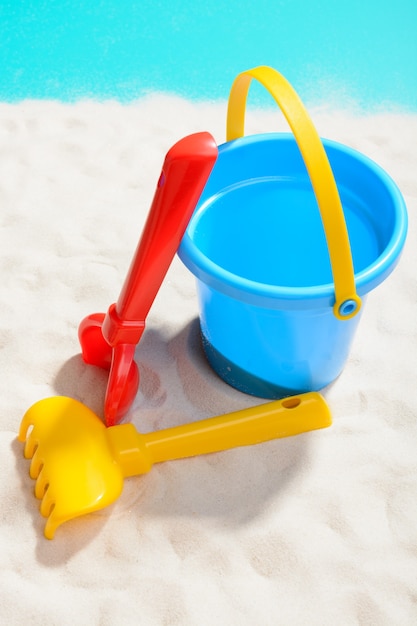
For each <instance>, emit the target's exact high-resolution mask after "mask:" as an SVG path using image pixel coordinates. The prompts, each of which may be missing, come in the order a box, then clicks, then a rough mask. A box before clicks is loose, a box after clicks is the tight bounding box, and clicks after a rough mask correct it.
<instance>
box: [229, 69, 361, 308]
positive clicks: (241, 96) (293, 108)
mask: <svg viewBox="0 0 417 626" xmlns="http://www.w3.org/2000/svg"><path fill="white" fill-rule="evenodd" d="M253 78H255V79H256V80H257V81H258V82H260V83H261V85H263V87H265V88H266V89H267V91H269V93H270V94H271V95H272V97H273V98H274V100H275V101H276V103H277V104H278V106H279V107H280V109H281V111H282V112H283V114H284V116H285V118H286V119H287V122H288V124H289V126H290V128H291V130H292V132H293V134H294V137H295V140H296V142H297V144H298V147H299V149H300V152H301V155H302V157H303V159H304V163H305V165H306V168H307V172H308V174H309V176H310V180H311V184H312V186H313V190H314V193H315V196H316V200H317V203H318V206H319V209H320V214H321V219H322V222H323V227H324V231H325V234H326V241H327V247H328V250H329V256H330V264H331V268H332V274H333V281H334V290H335V303H334V306H333V312H334V315H335V316H336V317H337V318H338V319H340V320H348V319H350V318H352V317H354V316H355V315H356V314H357V313H358V312H359V310H360V308H361V299H360V298H359V296H358V295H357V293H356V288H355V278H354V269H353V261H352V254H351V249H350V243H349V236H348V232H347V228H346V222H345V218H344V214H343V209H342V204H341V201H340V197H339V192H338V190H337V186H336V182H335V179H334V176H333V172H332V169H331V167H330V163H329V160H328V158H327V155H326V152H325V150H324V147H323V144H322V142H321V140H320V137H319V135H318V133H317V131H316V129H315V126H314V124H313V122H312V121H311V118H310V116H309V114H308V113H307V111H306V109H305V107H304V105H303V103H302V102H301V100H300V98H299V97H298V95H297V93H296V92H295V91H294V89H293V87H292V86H291V85H290V83H289V82H288V81H287V80H286V78H284V77H283V76H282V74H280V73H279V72H277V71H276V70H274V69H273V68H272V67H267V66H260V67H255V68H254V69H251V70H247V71H245V72H242V73H241V74H239V75H238V76H237V77H236V79H235V81H234V83H233V85H232V89H231V91H230V96H229V105H228V110H227V141H231V140H233V139H237V138H239V137H242V136H243V135H244V124H245V110H246V99H247V95H248V91H249V87H250V83H251V81H252V79H253Z"/></svg>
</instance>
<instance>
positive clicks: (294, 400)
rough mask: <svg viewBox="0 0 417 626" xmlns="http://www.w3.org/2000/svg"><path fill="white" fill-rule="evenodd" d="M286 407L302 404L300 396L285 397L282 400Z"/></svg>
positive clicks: (291, 407)
mask: <svg viewBox="0 0 417 626" xmlns="http://www.w3.org/2000/svg"><path fill="white" fill-rule="evenodd" d="M281 404H282V406H283V407H284V409H295V408H296V407H297V406H299V405H300V404H301V399H300V398H285V400H282V402H281Z"/></svg>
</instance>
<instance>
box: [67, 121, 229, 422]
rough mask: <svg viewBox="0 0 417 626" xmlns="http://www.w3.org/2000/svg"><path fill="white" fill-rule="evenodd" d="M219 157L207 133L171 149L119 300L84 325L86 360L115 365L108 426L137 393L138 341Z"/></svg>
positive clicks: (111, 367)
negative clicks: (135, 356) (136, 349)
mask: <svg viewBox="0 0 417 626" xmlns="http://www.w3.org/2000/svg"><path fill="white" fill-rule="evenodd" d="M216 158H217V146H216V143H215V141H214V139H213V137H212V136H211V135H210V134H209V133H206V132H202V133H196V134H194V135H190V136H188V137H185V138H184V139H181V140H180V141H178V142H177V143H176V144H175V145H174V146H173V147H172V148H171V149H170V150H169V152H168V153H167V155H166V157H165V161H164V164H163V167H162V172H161V175H160V177H159V181H158V185H157V189H156V191H155V196H154V199H153V202H152V206H151V209H150V211H149V214H148V218H147V221H146V224H145V227H144V230H143V232H142V236H141V239H140V241H139V244H138V247H137V250H136V253H135V256H134V258H133V261H132V264H131V266H130V269H129V272H128V275H127V277H126V280H125V282H124V285H123V287H122V291H121V293H120V296H119V299H118V301H117V303H116V304H112V305H111V306H110V308H109V310H108V312H107V314H106V315H105V314H104V313H94V314H92V315H89V316H88V317H86V318H85V319H84V320H83V321H82V322H81V324H80V326H79V331H78V335H79V340H80V344H81V349H82V355H83V359H84V361H85V362H86V363H89V364H92V365H97V366H99V367H102V368H104V369H107V370H110V373H109V379H108V384H107V391H106V398H105V404H104V415H105V420H106V423H107V425H108V426H112V425H114V424H116V423H118V422H119V421H120V420H121V418H122V417H123V416H124V414H125V413H126V411H127V410H128V409H129V407H130V405H131V403H132V401H133V399H134V397H135V395H136V393H137V390H138V385H139V371H138V367H137V365H136V363H135V361H134V353H135V348H136V345H137V344H138V343H139V341H140V338H141V336H142V333H143V331H144V329H145V319H146V316H147V315H148V312H149V309H150V307H151V306H152V303H153V301H154V299H155V296H156V294H157V292H158V290H159V287H160V285H161V283H162V281H163V279H164V276H165V274H166V272H167V270H168V268H169V266H170V264H171V261H172V259H173V257H174V255H175V253H176V251H177V248H178V246H179V244H180V241H181V238H182V236H183V234H184V231H185V229H186V226H187V224H188V221H189V219H190V217H191V214H192V212H193V210H194V208H195V206H196V203H197V201H198V198H199V196H200V194H201V192H202V190H203V188H204V185H205V183H206V181H207V178H208V176H209V174H210V172H211V170H212V167H213V165H214V162H215V160H216Z"/></svg>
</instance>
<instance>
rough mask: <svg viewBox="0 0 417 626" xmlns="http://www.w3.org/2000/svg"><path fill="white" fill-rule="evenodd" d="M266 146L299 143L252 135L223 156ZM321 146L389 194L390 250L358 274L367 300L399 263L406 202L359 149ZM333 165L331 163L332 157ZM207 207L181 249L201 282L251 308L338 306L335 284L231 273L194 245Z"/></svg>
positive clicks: (200, 208) (282, 136)
mask: <svg viewBox="0 0 417 626" xmlns="http://www.w3.org/2000/svg"><path fill="white" fill-rule="evenodd" d="M264 141H284V142H285V141H286V142H290V143H292V144H296V141H295V139H294V137H293V135H292V134H291V133H263V134H256V135H249V136H245V137H240V138H238V139H234V140H232V141H229V142H225V143H223V144H221V145H220V146H219V156H220V154H221V153H222V152H224V151H228V150H236V149H239V147H240V145H245V147H247V145H248V143H259V142H264ZM321 141H322V142H323V145H324V148H325V150H326V152H327V151H328V150H329V151H330V152H331V151H332V150H333V151H336V152H343V153H344V154H346V155H348V156H349V157H351V158H353V159H355V160H357V161H360V162H361V164H362V166H364V167H365V168H366V169H368V170H371V171H373V173H374V174H375V175H376V176H377V177H378V178H379V179H380V180H381V182H382V184H383V186H384V187H385V189H386V190H387V191H388V194H389V196H390V197H391V200H392V204H393V207H394V214H395V219H394V228H393V231H392V233H391V237H390V239H389V241H388V242H387V245H386V246H385V248H384V250H383V251H382V252H381V254H380V255H379V256H378V257H377V258H376V259H375V260H374V261H373V262H372V263H371V264H370V265H368V266H367V267H366V268H364V269H362V270H361V271H359V272H355V274H354V279H355V285H356V290H357V293H358V295H359V296H363V295H366V294H367V293H368V292H369V291H371V290H372V289H374V288H375V287H376V286H378V285H379V284H380V283H381V282H383V281H384V280H385V278H386V277H387V276H388V275H389V274H390V273H391V272H392V271H393V269H394V268H395V266H396V265H397V263H398V261H399V258H400V255H401V251H402V248H403V246H404V243H405V239H406V236H407V228H408V218H407V210H406V205H405V201H404V198H403V196H402V193H401V191H400V189H399V188H398V186H397V184H396V183H395V181H394V180H393V178H392V177H391V176H390V175H389V174H388V173H387V172H386V171H385V170H384V169H383V168H382V167H381V166H380V165H379V164H378V163H376V162H375V161H374V160H372V159H371V158H370V157H368V156H366V155H364V154H363V153H361V152H359V151H358V150H356V149H355V148H351V147H350V146H347V145H345V144H342V143H339V142H337V141H334V140H331V139H325V138H321ZM328 156H329V155H328ZM329 160H330V164H331V155H330V156H329ZM336 184H337V180H336ZM203 197H204V192H203ZM211 197H212V196H211ZM207 202H208V200H207V199H205V200H203V201H202V199H200V202H199V203H198V205H197V207H196V209H195V211H194V213H193V216H192V217H191V220H190V222H189V225H188V228H187V230H186V232H185V234H184V236H183V239H182V241H181V244H180V247H179V249H178V256H179V257H180V259H181V261H182V262H183V263H184V264H185V266H186V267H187V268H188V269H189V270H190V271H191V272H192V273H193V274H194V275H195V277H196V278H197V279H199V280H201V281H203V282H204V283H206V284H207V285H209V286H211V287H213V288H215V289H217V290H218V291H221V292H223V293H225V294H226V295H230V296H233V297H235V298H237V299H240V300H244V301H247V302H250V303H259V304H260V305H263V306H274V303H275V306H276V303H277V302H279V301H283V302H287V303H288V304H289V303H290V302H292V303H293V305H294V307H295V308H304V307H303V306H302V302H303V301H307V302H308V303H309V304H310V305H311V304H312V301H313V300H317V304H319V303H320V304H323V305H326V306H327V305H328V306H333V303H334V299H335V298H334V283H333V282H330V283H324V284H321V285H313V286H297V287H294V286H283V285H273V284H268V283H261V282H258V281H254V280H251V279H248V278H245V277H243V276H240V275H239V274H235V273H233V272H230V271H229V270H226V269H225V268H223V267H221V266H220V265H218V264H217V263H215V262H214V261H212V260H211V259H210V258H209V257H208V256H206V255H205V254H204V253H202V252H201V250H200V249H199V248H198V247H197V246H196V245H195V243H194V240H193V238H192V235H193V233H194V231H195V229H196V226H197V223H198V218H199V215H201V214H202V213H203V212H204V209H205V206H206V205H207Z"/></svg>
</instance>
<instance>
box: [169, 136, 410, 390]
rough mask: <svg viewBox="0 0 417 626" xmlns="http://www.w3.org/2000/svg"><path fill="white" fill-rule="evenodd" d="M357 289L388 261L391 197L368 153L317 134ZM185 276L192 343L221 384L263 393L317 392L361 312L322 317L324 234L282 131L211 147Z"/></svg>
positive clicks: (185, 247) (394, 204)
mask: <svg viewBox="0 0 417 626" xmlns="http://www.w3.org/2000/svg"><path fill="white" fill-rule="evenodd" d="M323 145H324V147H325V150H326V153H327V156H328V158H329V161H330V165H331V167H332V170H333V173H334V176H335V180H336V184H337V187H338V190H339V194H340V198H341V202H342V206H343V211H344V216H345V220H346V225H347V229H348V233H349V240H350V245H351V250H352V258H353V264H354V270H355V283H356V289H357V292H358V294H359V295H360V296H361V297H362V299H364V296H365V295H366V294H367V293H368V292H369V291H371V290H372V289H374V288H375V287H376V286H377V285H378V284H380V283H381V282H382V281H383V280H384V279H385V278H386V277H387V276H388V275H389V274H390V273H391V272H392V270H393V269H394V267H395V265H396V263H397V262H398V260H399V256H400V252H401V250H402V248H403V245H404V241H405V237H406V231H407V214H406V209H405V205H404V201H403V198H402V196H401V193H400V192H399V190H398V188H397V186H396V185H395V183H394V182H393V181H392V179H391V178H390V177H389V176H388V175H387V174H386V173H385V172H384V171H383V170H382V169H381V168H380V167H379V166H377V165H376V164H375V163H374V162H372V161H371V160H370V159H368V158H366V157H364V156H363V155H361V154H360V153H358V152H356V151H354V150H352V149H350V148H347V147H346V146H343V145H341V144H337V143H335V142H331V141H326V140H323ZM179 256H180V258H181V259H182V261H183V262H184V263H185V265H186V266H187V267H188V268H189V269H190V270H191V271H192V272H193V274H194V275H195V276H196V278H197V292H198V297H199V304H200V323H201V331H202V337H203V346H204V349H205V352H206V355H207V357H208V360H209V362H210V364H211V365H212V367H213V369H214V370H215V371H216V372H217V373H218V374H219V375H220V376H221V377H222V378H223V379H224V380H225V381H226V382H228V383H229V384H231V385H232V386H234V387H236V388H238V389H240V390H242V391H244V392H246V393H251V394H254V395H257V396H260V397H264V398H277V397H283V396H285V395H289V394H293V393H301V392H305V391H313V390H319V389H322V388H323V387H324V386H326V385H328V384H329V383H330V382H332V381H333V380H334V379H335V378H336V377H337V376H338V375H339V374H340V373H341V371H342V370H343V367H344V365H345V363H346V360H347V358H348V355H349V350H350V346H351V343H352V339H353V336H354V333H355V329H356V327H357V325H358V322H359V318H360V315H361V313H359V314H358V315H356V316H355V317H354V318H352V319H350V320H338V319H336V317H335V316H334V314H333V310H332V306H333V304H334V285H333V282H332V272H331V265H330V259H329V254H328V249H327V244H326V237H325V233H324V230H323V225H322V221H321V217H320V212H319V208H318V206H317V202H316V199H315V196H314V192H313V189H312V185H311V182H310V179H309V177H308V174H307V171H306V168H305V165H304V162H303V159H302V157H301V154H300V152H299V149H298V146H297V144H296V142H295V140H294V138H293V136H292V135H286V134H267V135H255V136H253V137H244V138H241V139H237V140H235V141H231V142H228V143H226V144H223V145H222V146H220V147H219V156H218V160H217V162H216V164H215V167H214V169H213V171H212V173H211V176H210V178H209V180H208V182H207V185H206V187H205V189H204V191H203V194H202V196H201V198H200V201H199V204H198V206H197V208H196V210H195V212H194V214H193V217H192V218H191V221H190V224H189V226H188V229H187V231H186V234H185V236H184V238H183V240H182V243H181V246H180V248H179Z"/></svg>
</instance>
